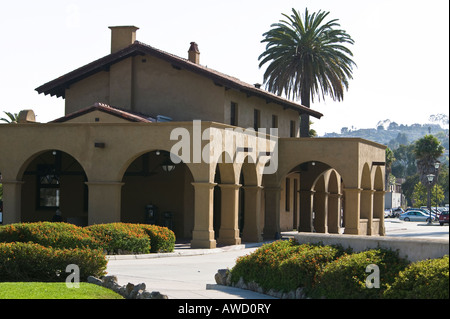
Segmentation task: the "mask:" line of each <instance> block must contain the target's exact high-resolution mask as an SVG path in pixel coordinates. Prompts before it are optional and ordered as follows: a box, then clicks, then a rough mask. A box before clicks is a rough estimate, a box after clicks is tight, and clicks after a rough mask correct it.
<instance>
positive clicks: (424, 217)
mask: <svg viewBox="0 0 450 319" xmlns="http://www.w3.org/2000/svg"><path fill="white" fill-rule="evenodd" d="M399 219H400V220H404V221H406V222H407V221H417V222H429V221H430V215H429V214H426V213H424V212H422V211H420V210H409V211H407V212H406V213H403V214H401V215H400V217H399Z"/></svg>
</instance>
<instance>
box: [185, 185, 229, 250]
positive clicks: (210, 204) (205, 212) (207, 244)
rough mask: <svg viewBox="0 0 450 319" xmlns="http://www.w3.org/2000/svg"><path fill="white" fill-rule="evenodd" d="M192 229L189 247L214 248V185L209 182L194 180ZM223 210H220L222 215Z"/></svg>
mask: <svg viewBox="0 0 450 319" xmlns="http://www.w3.org/2000/svg"><path fill="white" fill-rule="evenodd" d="M192 185H193V186H194V193H195V195H194V230H193V231H192V241H191V248H216V240H215V239H214V226H213V214H214V209H213V208H214V186H216V185H217V184H215V183H209V182H194V183H192ZM223 214H225V212H222V215H223Z"/></svg>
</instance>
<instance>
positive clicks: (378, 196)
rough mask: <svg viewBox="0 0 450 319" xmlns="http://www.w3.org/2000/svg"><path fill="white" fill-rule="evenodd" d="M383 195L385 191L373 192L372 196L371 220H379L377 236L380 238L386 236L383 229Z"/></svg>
mask: <svg viewBox="0 0 450 319" xmlns="http://www.w3.org/2000/svg"><path fill="white" fill-rule="evenodd" d="M384 194H385V191H375V193H374V194H373V218H376V219H378V220H379V228H378V235H380V236H384V235H386V230H385V228H384ZM374 235H376V234H374Z"/></svg>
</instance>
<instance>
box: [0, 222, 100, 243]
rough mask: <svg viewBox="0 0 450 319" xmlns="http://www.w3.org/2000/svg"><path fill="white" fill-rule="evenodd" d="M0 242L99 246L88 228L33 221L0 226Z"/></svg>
mask: <svg viewBox="0 0 450 319" xmlns="http://www.w3.org/2000/svg"><path fill="white" fill-rule="evenodd" d="M0 242H23V243H26V242H33V243H36V244H40V245H42V246H45V247H53V248H94V249H96V248H100V242H99V241H97V240H96V239H95V238H94V237H92V236H91V233H90V232H89V230H87V229H85V228H83V227H78V226H75V225H72V224H68V223H52V222H35V223H16V224H9V225H3V226H0Z"/></svg>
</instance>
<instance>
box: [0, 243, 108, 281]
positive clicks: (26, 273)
mask: <svg viewBox="0 0 450 319" xmlns="http://www.w3.org/2000/svg"><path fill="white" fill-rule="evenodd" d="M69 264H75V265H77V266H78V267H79V269H80V280H81V281H85V280H87V277H88V276H96V277H101V276H103V275H105V274H106V272H105V270H106V265H107V260H106V257H105V256H104V255H103V253H102V252H101V251H99V250H91V249H80V248H75V249H55V248H52V247H44V246H41V245H39V244H35V243H21V242H16V243H0V282H1V281H45V282H47V281H48V282H53V281H65V280H66V278H67V276H68V275H69V273H66V267H67V266H68V265H69Z"/></svg>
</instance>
